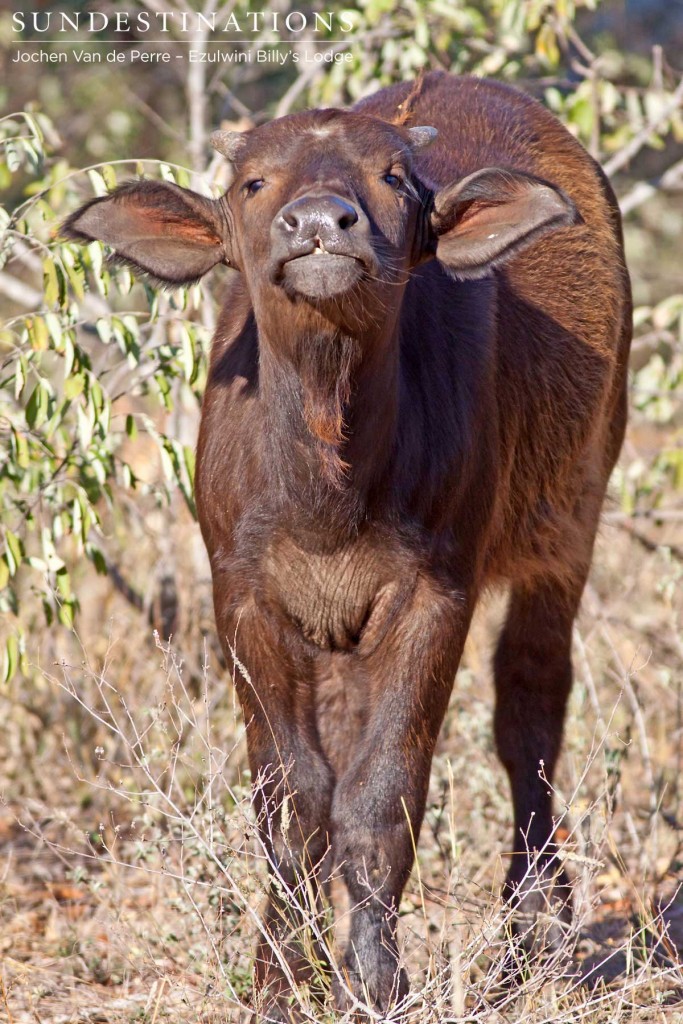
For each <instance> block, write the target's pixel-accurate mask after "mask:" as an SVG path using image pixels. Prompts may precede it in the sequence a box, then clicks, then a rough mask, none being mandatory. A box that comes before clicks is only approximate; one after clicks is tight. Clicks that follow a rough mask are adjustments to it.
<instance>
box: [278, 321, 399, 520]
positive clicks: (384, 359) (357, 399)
mask: <svg viewBox="0 0 683 1024" xmlns="http://www.w3.org/2000/svg"><path fill="white" fill-rule="evenodd" d="M288 326H290V325H288V324H287V323H285V322H284V321H283V322H282V323H280V324H278V323H277V321H276V320H275V318H272V319H269V322H268V323H267V324H261V323H259V392H260V396H261V400H262V402H263V408H264V416H263V422H264V427H265V430H264V437H263V452H264V461H265V467H266V471H267V474H268V478H269V486H270V491H271V493H272V494H274V495H275V496H277V498H276V500H277V501H278V504H279V505H280V507H281V509H282V511H283V512H284V513H286V514H287V517H288V521H289V522H294V523H296V524H298V525H299V526H300V527H301V528H302V529H307V528H313V527H314V526H315V524H316V523H318V522H323V523H324V524H325V526H326V528H330V527H332V528H333V529H335V531H336V532H337V533H341V534H344V533H349V532H354V531H355V530H357V528H358V524H359V522H360V521H361V520H362V519H363V518H364V516H365V515H366V514H367V511H368V506H369V504H370V503H371V502H372V501H373V500H374V499H375V498H376V497H377V494H376V493H373V492H372V491H371V488H374V489H377V488H378V487H382V486H383V484H384V482H385V478H386V473H387V471H388V469H389V465H390V462H391V458H392V455H393V451H394V442H395V435H396V429H397V420H398V416H397V413H398V387H399V345H398V332H397V329H396V323H395V321H394V322H393V323H392V324H391V325H385V327H384V330H381V329H377V330H374V331H373V332H372V333H370V332H367V331H365V332H361V331H358V332H354V331H353V330H350V329H349V328H348V327H340V326H338V325H334V324H330V323H329V322H325V321H324V319H323V318H322V317H319V318H318V319H317V322H315V323H314V324H309V325H307V328H306V329H305V330H299V331H291V330H288Z"/></svg>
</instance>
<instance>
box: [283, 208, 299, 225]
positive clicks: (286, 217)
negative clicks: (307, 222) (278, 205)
mask: <svg viewBox="0 0 683 1024" xmlns="http://www.w3.org/2000/svg"><path fill="white" fill-rule="evenodd" d="M282 219H283V221H284V222H285V224H286V225H287V227H289V228H295V227H297V226H298V224H299V221H298V219H297V216H296V214H295V213H294V212H293V211H292V210H288V209H285V210H283V211H282Z"/></svg>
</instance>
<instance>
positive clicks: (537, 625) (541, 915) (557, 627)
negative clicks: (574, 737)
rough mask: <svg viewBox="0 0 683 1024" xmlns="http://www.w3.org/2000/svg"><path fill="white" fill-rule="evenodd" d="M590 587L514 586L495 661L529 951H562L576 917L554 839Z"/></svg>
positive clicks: (498, 724) (517, 896) (514, 864)
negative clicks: (557, 779) (578, 620)
mask: <svg viewBox="0 0 683 1024" xmlns="http://www.w3.org/2000/svg"><path fill="white" fill-rule="evenodd" d="M582 589H583V579H582V580H581V582H580V585H576V586H573V587H567V586H561V585H560V584H559V583H558V582H556V581H552V582H548V581H544V582H543V583H542V584H540V585H536V586H535V587H534V588H533V589H531V588H523V587H521V586H518V587H513V589H512V592H511V594H510V599H509V604H508V610H507V618H506V620H505V624H504V626H503V630H502V632H501V635H500V639H499V642H498V647H497V650H496V654H495V659H494V674H495V684H496V710H495V719H494V724H495V737H496V746H497V749H498V754H499V756H500V759H501V761H502V762H503V764H504V766H505V769H506V771H507V774H508V777H509V780H510V788H511V791H512V801H513V806H514V830H515V831H514V843H513V852H512V859H511V862H510V868H509V871H508V874H507V878H506V881H505V886H504V895H505V897H506V899H507V900H508V901H509V902H510V904H511V906H512V909H513V919H512V931H513V934H514V935H515V937H516V939H517V941H518V942H519V943H520V944H521V945H522V947H523V948H525V949H527V950H530V949H532V948H533V949H534V950H542V949H544V948H545V949H556V948H558V947H559V945H560V944H561V941H562V936H563V925H566V924H568V923H569V921H570V920H571V888H570V884H569V879H568V878H567V875H566V873H565V871H564V868H563V867H562V865H561V863H560V862H559V859H558V857H557V848H556V846H555V842H554V832H555V826H554V822H553V814H552V793H551V786H552V782H553V776H554V772H555V766H556V763H557V758H558V754H559V752H560V746H561V743H562V732H563V727H564V719H565V712H566V708H567V700H568V698H569V693H570V690H571V685H572V664H571V640H572V626H573V623H574V618H575V616H576V613H577V610H578V604H579V599H580V596H581V591H582Z"/></svg>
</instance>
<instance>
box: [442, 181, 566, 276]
mask: <svg viewBox="0 0 683 1024" xmlns="http://www.w3.org/2000/svg"><path fill="white" fill-rule="evenodd" d="M580 223H582V218H581V215H580V214H579V212H578V210H577V209H576V207H575V205H574V203H573V202H572V200H571V199H570V198H569V196H568V195H566V193H565V192H563V191H562V190H561V189H559V188H557V187H556V186H555V185H551V184H550V183H549V182H547V181H543V180H542V179H540V178H534V177H532V175H530V174H522V173H520V172H519V171H507V170H502V169H501V168H498V167H486V168H484V169H483V170H481V171H475V173H474V174H470V175H468V177H466V178H463V179H462V180H461V181H458V182H456V183H454V184H452V185H447V186H446V187H445V188H443V189H441V190H440V191H439V192H437V193H436V195H435V197H434V209H433V211H432V215H431V229H432V232H433V236H435V239H434V237H433V243H434V240H435V244H436V257H437V259H438V260H439V261H440V262H441V263H443V265H444V266H445V267H446V268H447V269H448V270H450V271H452V272H453V273H454V274H455V275H456V277H463V278H476V277H482V276H483V275H484V274H486V273H487V272H488V271H489V270H490V269H491V268H492V267H494V266H496V265H497V264H498V263H501V262H502V261H504V260H505V259H507V258H508V257H510V256H512V255H514V253H516V252H518V251H519V250H520V249H522V248H525V247H526V246H528V245H530V244H532V243H533V242H535V241H536V239H538V238H539V237H541V235H544V234H546V233H547V232H548V231H554V230H556V229H557V228H562V227H566V226H568V225H570V224H580ZM432 251H434V249H433V248H432Z"/></svg>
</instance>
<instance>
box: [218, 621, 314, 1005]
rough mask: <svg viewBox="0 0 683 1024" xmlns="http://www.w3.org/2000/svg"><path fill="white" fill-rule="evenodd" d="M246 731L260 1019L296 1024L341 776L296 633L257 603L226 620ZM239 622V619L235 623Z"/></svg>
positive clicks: (309, 978) (310, 966) (310, 973)
mask: <svg viewBox="0 0 683 1024" xmlns="http://www.w3.org/2000/svg"><path fill="white" fill-rule="evenodd" d="M219 622H220V627H219V628H221V637H222V639H224V642H225V643H226V648H227V649H226V656H227V657H229V658H230V659H231V660H233V663H234V665H235V673H234V676H235V686H236V689H237V693H238V696H239V699H240V704H241V706H242V711H243V714H244V720H245V725H246V733H247V748H248V753H249V766H250V769H251V777H252V787H253V797H254V805H255V810H256V814H257V820H258V828H259V834H260V838H261V843H262V848H263V850H264V851H265V854H266V859H267V862H268V870H269V873H270V894H269V898H268V903H267V906H266V910H265V915H264V919H263V931H262V935H261V938H260V941H259V944H258V948H257V952H256V961H255V967H254V987H255V1003H256V1006H257V1008H258V1012H257V1015H256V1018H255V1020H257V1021H259V1020H261V1021H264V1022H265V1021H287V1022H289V1021H296V1020H300V1019H303V1018H302V1017H301V1015H299V1014H298V1013H297V1009H296V1002H297V1000H296V997H295V996H294V992H293V988H294V987H295V986H299V985H301V984H311V983H313V982H314V981H315V977H316V968H315V966H314V963H315V961H316V960H317V961H322V962H324V961H325V960H326V952H325V949H324V945H323V943H322V942H321V941H319V940H320V931H319V929H320V924H321V919H320V916H319V912H320V910H321V904H320V894H321V893H320V875H321V871H322V868H323V864H324V862H325V857H326V854H327V852H328V848H329V838H328V837H329V813H330V802H331V796H332V786H333V777H332V771H331V769H330V767H329V765H328V763H327V760H326V759H325V756H324V754H323V752H322V750H321V748H320V743H319V740H318V736H317V730H316V724H315V706H314V696H315V694H314V687H313V684H312V678H313V667H312V665H311V663H310V658H309V655H308V654H307V652H306V650H305V649H304V647H303V645H302V644H297V641H296V640H295V639H293V638H292V636H290V635H289V633H288V632H287V630H288V629H289V627H288V626H287V624H286V623H283V622H281V621H280V620H278V619H277V618H276V617H275V616H273V615H272V614H266V613H263V612H260V611H259V610H258V609H257V608H256V607H250V608H247V609H246V610H245V609H244V608H243V609H241V614H240V616H239V619H236V618H235V619H233V618H232V617H231V618H228V617H227V616H226V617H225V619H224V620H223V621H221V620H220V619H219ZM235 622H236V623H237V624H236V625H235Z"/></svg>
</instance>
